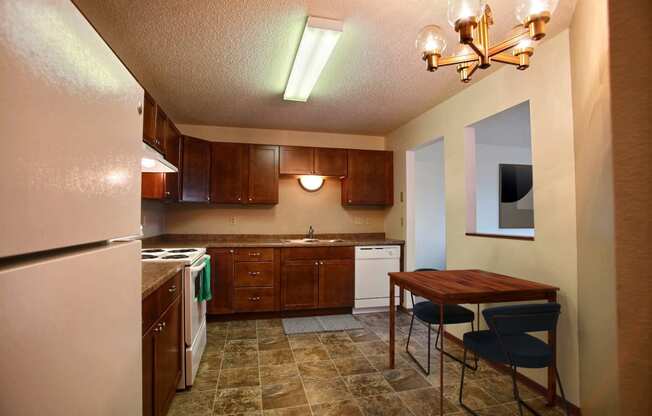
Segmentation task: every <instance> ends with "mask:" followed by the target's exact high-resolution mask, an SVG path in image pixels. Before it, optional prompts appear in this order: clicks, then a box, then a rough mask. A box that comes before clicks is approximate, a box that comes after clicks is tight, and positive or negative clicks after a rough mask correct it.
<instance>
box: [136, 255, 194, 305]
mask: <svg viewBox="0 0 652 416" xmlns="http://www.w3.org/2000/svg"><path fill="white" fill-rule="evenodd" d="M142 267H143V276H142V290H143V299H145V298H146V297H147V296H149V295H150V294H151V293H153V292H154V291H155V290H156V289H158V288H159V287H161V286H162V285H163V283H165V282H167V281H168V279H170V278H171V277H172V276H174V275H175V274H177V273H178V272H179V271H181V270H183V267H184V265H183V263H182V262H174V261H173V262H163V263H158V262H147V261H144V262H142Z"/></svg>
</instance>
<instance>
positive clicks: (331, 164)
mask: <svg viewBox="0 0 652 416" xmlns="http://www.w3.org/2000/svg"><path fill="white" fill-rule="evenodd" d="M346 160H347V154H346V149H325V148H316V149H315V162H314V169H313V172H314V173H315V175H322V176H338V177H344V176H346V174H347V166H346Z"/></svg>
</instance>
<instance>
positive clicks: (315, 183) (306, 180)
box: [299, 175, 324, 192]
mask: <svg viewBox="0 0 652 416" xmlns="http://www.w3.org/2000/svg"><path fill="white" fill-rule="evenodd" d="M299 185H301V187H302V188H303V189H305V190H306V191H308V192H315V191H318V190H320V189H321V187H322V186H324V177H323V176H317V175H303V176H299Z"/></svg>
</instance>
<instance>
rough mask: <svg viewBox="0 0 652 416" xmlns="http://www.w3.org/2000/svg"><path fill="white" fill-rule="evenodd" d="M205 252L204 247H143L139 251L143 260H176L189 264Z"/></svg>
mask: <svg viewBox="0 0 652 416" xmlns="http://www.w3.org/2000/svg"><path fill="white" fill-rule="evenodd" d="M204 254H206V249H205V248H144V249H142V250H141V251H140V257H141V259H142V260H143V261H148V262H149V261H155V262H161V261H165V262H167V261H178V262H183V263H185V264H186V265H191V264H194V263H195V262H197V260H199V259H201V258H202V257H203V256H204Z"/></svg>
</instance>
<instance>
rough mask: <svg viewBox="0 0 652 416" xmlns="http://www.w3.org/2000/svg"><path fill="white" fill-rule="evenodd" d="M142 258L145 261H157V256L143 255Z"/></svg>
mask: <svg viewBox="0 0 652 416" xmlns="http://www.w3.org/2000/svg"><path fill="white" fill-rule="evenodd" d="M140 258H141V259H143V260H147V259H155V258H156V256H153V255H151V254H142V255H141V256H140Z"/></svg>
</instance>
